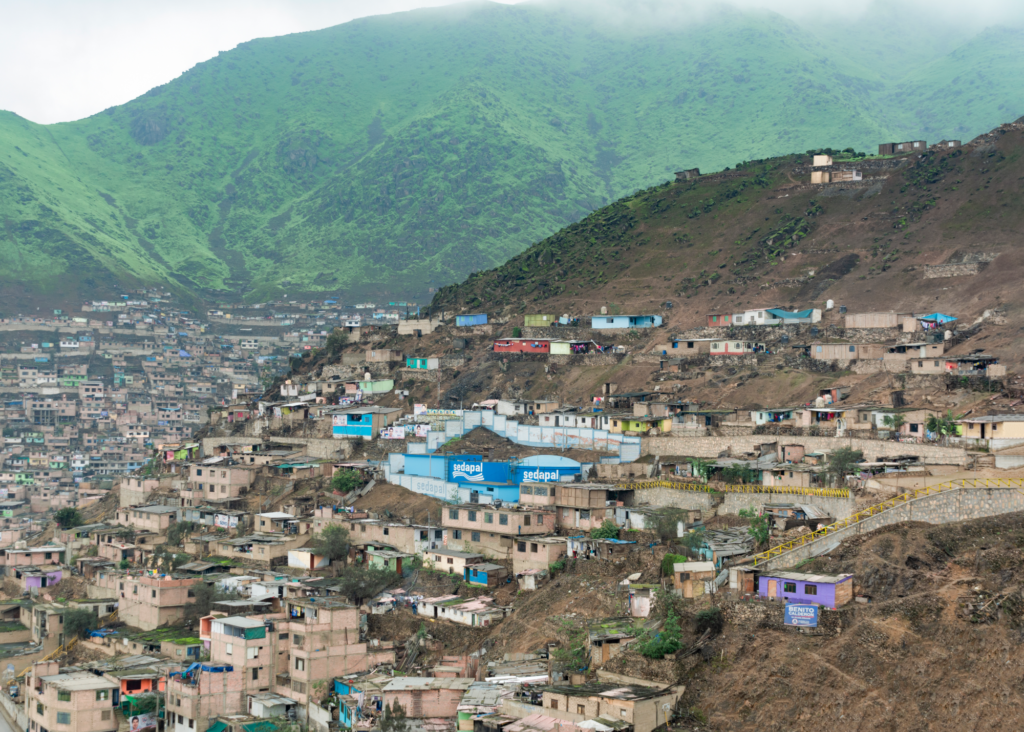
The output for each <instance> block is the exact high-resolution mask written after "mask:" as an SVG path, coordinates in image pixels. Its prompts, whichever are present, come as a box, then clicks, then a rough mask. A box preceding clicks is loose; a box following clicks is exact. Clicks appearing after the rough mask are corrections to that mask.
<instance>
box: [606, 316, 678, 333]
mask: <svg viewBox="0 0 1024 732" xmlns="http://www.w3.org/2000/svg"><path fill="white" fill-rule="evenodd" d="M659 326H661V316H660V315H594V316H593V317H592V318H591V319H590V327H591V328H594V329H596V330H611V329H615V328H657V327H659Z"/></svg>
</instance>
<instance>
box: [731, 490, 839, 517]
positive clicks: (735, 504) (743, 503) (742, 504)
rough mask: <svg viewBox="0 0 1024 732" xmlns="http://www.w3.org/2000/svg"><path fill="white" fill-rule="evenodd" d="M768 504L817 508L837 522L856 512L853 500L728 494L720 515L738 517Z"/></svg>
mask: <svg viewBox="0 0 1024 732" xmlns="http://www.w3.org/2000/svg"><path fill="white" fill-rule="evenodd" d="M766 503H797V504H808V505H811V506H817V507H818V508H820V509H822V510H823V511H827V512H828V514H829V516H831V517H832V518H834V519H837V520H838V519H844V518H847V517H848V516H851V515H852V514H853V512H854V510H855V502H854V500H853V498H824V497H820V496H805V495H801V494H799V493H726V494H725V498H724V500H723V501H722V504H721V505H720V506H719V507H718V515H720V516H722V515H725V514H731V515H737V514H739V512H740V510H741V509H744V508H755V509H760V508H761V506H763V505H765V504H766Z"/></svg>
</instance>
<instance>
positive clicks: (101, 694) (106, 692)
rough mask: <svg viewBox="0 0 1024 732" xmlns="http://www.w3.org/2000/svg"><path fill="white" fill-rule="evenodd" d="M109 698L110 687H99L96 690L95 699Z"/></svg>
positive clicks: (105, 699)
mask: <svg viewBox="0 0 1024 732" xmlns="http://www.w3.org/2000/svg"><path fill="white" fill-rule="evenodd" d="M109 698H110V689H100V690H98V691H97V692H96V701H107V700H108V699H109Z"/></svg>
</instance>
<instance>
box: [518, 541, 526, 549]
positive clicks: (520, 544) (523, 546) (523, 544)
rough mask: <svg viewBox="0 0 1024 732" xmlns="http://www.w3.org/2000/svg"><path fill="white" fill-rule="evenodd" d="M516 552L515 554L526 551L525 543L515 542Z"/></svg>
mask: <svg viewBox="0 0 1024 732" xmlns="http://www.w3.org/2000/svg"><path fill="white" fill-rule="evenodd" d="M516 551H517V552H525V551H526V542H525V541H518V542H516Z"/></svg>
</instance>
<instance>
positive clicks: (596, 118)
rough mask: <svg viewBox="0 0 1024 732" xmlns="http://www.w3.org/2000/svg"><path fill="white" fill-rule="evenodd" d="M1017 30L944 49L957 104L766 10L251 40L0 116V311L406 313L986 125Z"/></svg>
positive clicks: (373, 23) (388, 23)
mask: <svg viewBox="0 0 1024 732" xmlns="http://www.w3.org/2000/svg"><path fill="white" fill-rule="evenodd" d="M1015 33H1019V31H1013V30H1009V29H1003V30H1002V31H998V32H996V31H991V32H989V35H987V36H985V38H986V39H989V42H988V43H987V44H986V43H983V42H979V43H976V44H974V45H971V43H970V38H968V39H967V40H966V41H964V42H961V43H959V44H954V45H955V48H954V50H953V51H952V52H951V53H957V51H958V50H959V51H960V53H961V56H964V57H965V58H962V59H961V60H960V61H959V62H958V63H960V64H961V65H963V64H968V65H970V68H971V69H972V72H971V74H972V75H970V76H969V78H968V77H966V76H965V77H964V78H961V79H960V80H959V81H957V82H956V84H955V88H953V89H952V91H951V90H950V87H949V86H948V84H947V85H946V86H943V83H944V82H943V79H944V78H946V77H948V72H947V70H946V67H944V66H942V64H941V63H938V62H939V61H941V60H942V59H945V58H948V56H949V55H950V54H946V55H940V56H938V57H933V54H932V52H931V51H928V52H926V51H924V50H915V51H914V53H917V54H918V56H917V58H919V59H922V62H921V63H922V64H923V65H921V66H920V67H919V68H917V69H916V71H915V70H914V69H911V70H910V71H908V75H909V76H912V75H913V73H917V74H918V76H917V77H915V78H916V81H914V83H913V84H911V85H910V86H909V87H906V86H905V87H900V86H899V83H896V82H891V81H886V80H884V79H883V78H882V77H881V76H880V75H879V74H878V73H877V72H876V71H874V70H872V69H873V68H878V67H879V66H880V65H881V62H880V61H877V60H875V61H872V64H868V63H862V62H860V61H858V60H857V58H856V54H849V55H843V54H841V53H839V52H838V51H836V50H835V49H834V48H832V49H831V50H830V46H829V44H828V43H823V42H819V41H815V40H813V39H812V38H811V37H810V36H809V35H808V32H807V29H806V28H804V27H802V26H800V25H799V24H797V23H795V22H793V21H790V20H787V19H784V18H782V17H781V16H777V15H772V14H769V13H764V12H749V13H741V12H738V11H722V12H719V13H712V14H709V15H708V16H707V17H706V18H704V19H703V20H702V21H701V22H700V23H696V24H694V25H690V26H687V27H685V28H682V29H671V28H670V29H650V28H645V29H642V30H636V29H633V30H628V32H627V30H623V31H621V32H619V33H618V34H615V33H613V32H612V31H611V30H609V29H608V28H607V27H604V26H602V25H601V23H599V22H598V21H596V20H595V19H593V18H587V17H585V16H584V17H582V18H581V16H580V15H579V14H578V13H576V12H575V11H568V10H565V9H564V8H559V7H558V6H543V5H538V6H532V5H531V6H518V5H517V6H503V5H494V4H490V3H483V2H481V3H468V4H465V5H462V6H455V7H450V8H440V9H429V10H420V11H411V12H409V13H403V14H397V15H394V16H379V17H374V18H363V19H360V20H357V21H352V22H351V23H346V24H344V25H342V26H336V27H334V28H328V29H325V30H322V31H311V32H308V33H303V34H295V35H292V36H283V37H280V38H271V39H256V40H253V41H250V42H247V43H244V44H240V45H239V46H238V47H237V48H236V49H233V50H232V51H229V52H224V53H221V54H220V55H219V56H217V57H216V58H214V59H211V60H209V61H206V62H203V63H201V64H197V65H196V66H195V67H194V68H193V69H190V70H189V71H188V72H186V73H185V74H183V75H182V76H180V77H179V78H178V79H175V80H173V81H171V82H169V83H168V84H165V85H162V86H160V87H156V88H154V89H153V90H151V91H150V92H148V93H147V94H145V95H143V96H142V97H140V98H138V99H136V100H133V101H132V102H130V103H128V104H126V105H121V106H119V107H113V108H110V109H108V110H105V111H104V112H101V113H100V114H97V115H94V116H92V117H89V118H87V119H85V120H80V121H78V122H72V123H61V124H57V125H50V126H40V125H34V124H33V123H31V122H28V121H25V120H21V119H20V118H17V117H16V116H15V115H12V114H10V113H0V220H2V222H3V226H2V227H0V236H3V237H4V238H3V243H2V245H0V249H2V250H4V252H5V254H4V257H3V258H2V259H0V281H2V282H4V283H5V284H6V285H9V286H8V287H7V288H6V289H7V290H8V295H7V296H6V298H5V299H6V301H7V304H8V305H9V306H14V305H17V304H20V302H22V301H24V300H25V299H31V296H32V293H33V292H39V293H49V294H53V293H56V292H59V293H61V294H63V295H66V296H67V297H69V298H72V297H78V298H80V297H88V296H90V295H98V294H102V293H104V292H108V291H111V290H112V288H114V287H115V286H123V285H126V284H127V285H131V284H135V283H145V282H164V283H167V282H172V283H176V287H177V289H179V291H181V292H188V293H191V294H193V295H196V296H200V297H202V298H204V299H207V300H230V299H239V298H247V299H266V298H269V297H273V296H277V295H280V294H281V293H283V292H291V293H293V294H294V293H296V292H303V291H304V292H322V293H325V294H327V293H329V294H339V293H342V294H345V295H350V296H351V297H353V298H358V297H361V296H362V295H364V294H371V293H372V294H378V295H381V294H383V295H386V294H390V295H393V296H396V297H406V298H412V297H422V296H423V295H424V294H426V293H427V292H428V290H430V289H436V288H438V287H440V286H442V285H446V284H448V283H451V282H455V281H458V280H460V279H462V278H463V277H465V276H466V275H468V274H469V273H470V272H473V271H477V270H481V269H485V268H487V267H491V266H496V265H498V264H500V263H501V262H503V261H505V260H506V259H508V258H509V257H511V256H513V255H515V254H517V253H518V252H520V251H522V250H523V249H525V248H526V247H527V246H528V245H529V244H530V243H531V242H535V241H538V240H540V239H543V238H544V237H545V236H547V235H549V234H552V233H554V232H556V231H558V230H559V229H560V228H562V227H564V226H566V225H568V224H570V223H572V222H574V221H577V220H579V219H580V218H582V217H585V216H586V215H587V214H588V213H589V212H590V211H592V210H594V209H596V208H598V207H599V206H601V205H603V204H605V203H607V202H609V201H612V200H614V199H616V198H619V197H621V196H623V195H625V194H627V193H629V192H630V191H632V190H635V189H638V188H645V187H647V186H649V185H650V184H651V183H653V182H657V181H660V180H664V179H665V178H666V177H669V176H670V175H671V172H672V171H673V170H678V169H680V168H683V167H693V166H696V165H699V166H700V167H702V168H704V169H706V170H710V169H719V168H723V167H725V166H727V165H734V164H735V163H736V161H737V160H741V159H749V158H762V157H764V156H766V155H770V154H777V153H781V152H784V151H793V150H800V149H805V148H807V147H820V146H821V145H822V144H823V143H826V142H831V143H832V144H836V142H835V141H836V140H838V139H842V140H846V141H847V142H848V143H849V144H852V145H854V146H856V147H861V148H865V147H868V146H870V145H873V144H876V143H877V142H879V141H885V140H888V139H910V138H918V137H922V136H924V135H925V134H928V135H931V134H932V132H933V131H936V130H939V129H941V130H943V131H944V132H943V135H942V136H944V137H945V136H953V135H955V134H961V133H962V132H965V131H969V130H973V131H974V132H981V131H982V130H983V129H987V128H989V127H990V126H991V124H993V123H994V122H995V121H996V119H988V120H987V122H986V121H985V120H986V118H989V117H991V116H992V115H996V114H997V113H998V114H999V115H1000V116H1001V117H1003V118H1006V117H1012V116H1013V115H1009V114H1006V113H1005V111H1006V110H1005V109H1004V108H1005V107H1007V105H1008V102H1007V101H1006V100H1007V99H1012V98H1014V97H1015V95H1016V96H1019V94H1018V92H1019V91H1020V90H1019V89H1018V87H1020V86H1024V74H1014V73H1012V71H1013V68H1015V67H1014V63H1015V59H1014V58H1013V57H1012V54H1010V53H1008V51H1009V50H1010V49H1011V47H1012V43H1013V40H1014V39H1015V38H1016V37H1017V36H1016V35H1015ZM992 37H995V38H997V39H998V38H1002V39H1003V40H1002V42H1001V43H993V42H991V38H992ZM979 44H980V45H979ZM915 48H923V45H921V46H919V47H915ZM965 48H966V49H967V50H962V49H965ZM929 54H932V55H929ZM958 58H960V57H958ZM925 61H926V62H927V63H925ZM936 63H938V65H937V66H935V69H937V70H933V71H931V72H929V71H928V68H927V67H928V65H929V64H936ZM1020 64H1021V65H1022V66H1024V59H1022V60H1021V61H1020ZM1021 70H1024V69H1021ZM979 73H982V75H983V77H984V78H985V79H987V80H988V82H989V83H988V85H987V86H982V87H981V88H972V87H977V86H978V85H977V83H976V82H977V79H978V74H979ZM937 77H938V79H937ZM904 78H907V77H906V76H905V77H904ZM993 78H998V82H997V83H992V79H993ZM1018 79H1021V80H1022V81H1018ZM940 82H943V83H940ZM901 83H902V82H901ZM951 83H952V82H951ZM901 95H902V96H903V97H906V98H907V99H910V98H911V97H914V95H917V97H920V99H918V100H917V101H913V102H912V103H908V102H907V101H906V99H904V101H903V103H902V104H894V103H893V101H892V100H893V99H894V98H899V97H900V96H901ZM957 95H960V96H965V95H969V98H970V99H973V100H975V101H976V104H974V105H971V106H970V107H963V105H959V104H954V103H953V102H951V99H952V100H954V101H955V100H956V98H957ZM914 98H915V99H916V97H914ZM928 105H933V106H928ZM975 108H977V109H975ZM929 110H930V111H929ZM997 119H998V118H997ZM25 262H29V264H23V263H25Z"/></svg>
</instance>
